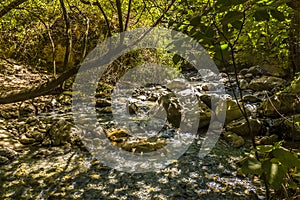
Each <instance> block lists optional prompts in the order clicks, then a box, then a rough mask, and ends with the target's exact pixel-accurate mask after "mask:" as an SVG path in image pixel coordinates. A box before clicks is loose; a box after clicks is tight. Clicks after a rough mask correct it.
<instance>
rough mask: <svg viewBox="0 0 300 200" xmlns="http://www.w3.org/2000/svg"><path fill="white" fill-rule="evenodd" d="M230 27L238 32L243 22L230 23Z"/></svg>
mask: <svg viewBox="0 0 300 200" xmlns="http://www.w3.org/2000/svg"><path fill="white" fill-rule="evenodd" d="M231 25H232V26H233V28H235V29H238V30H240V29H241V27H242V25H243V22H241V21H239V20H236V21H234V22H231Z"/></svg>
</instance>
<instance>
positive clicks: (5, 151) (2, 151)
mask: <svg viewBox="0 0 300 200" xmlns="http://www.w3.org/2000/svg"><path fill="white" fill-rule="evenodd" d="M16 155H17V152H15V151H14V150H12V149H10V148H7V147H4V148H0V156H3V157H6V158H9V159H12V158H15V157H16Z"/></svg>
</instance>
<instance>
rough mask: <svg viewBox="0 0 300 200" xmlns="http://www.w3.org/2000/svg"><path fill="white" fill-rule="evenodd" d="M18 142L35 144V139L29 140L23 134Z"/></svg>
mask: <svg viewBox="0 0 300 200" xmlns="http://www.w3.org/2000/svg"><path fill="white" fill-rule="evenodd" d="M19 141H20V142H21V143H22V144H33V143H35V139H34V138H29V137H27V136H26V135H25V134H23V135H21V137H20V139H19Z"/></svg>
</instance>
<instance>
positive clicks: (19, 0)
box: [0, 0, 28, 18]
mask: <svg viewBox="0 0 300 200" xmlns="http://www.w3.org/2000/svg"><path fill="white" fill-rule="evenodd" d="M26 1H28V0H16V1H13V2H11V3H10V4H8V5H7V6H4V8H2V10H0V18H2V17H3V16H4V15H6V14H7V13H8V12H9V11H11V10H13V9H15V8H16V7H18V6H19V5H21V4H22V3H24V2H26Z"/></svg>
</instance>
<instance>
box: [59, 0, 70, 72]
mask: <svg viewBox="0 0 300 200" xmlns="http://www.w3.org/2000/svg"><path fill="white" fill-rule="evenodd" d="M59 2H60V5H61V8H62V11H63V16H64V20H65V23H66V36H67V38H66V39H67V41H66V51H65V59H64V65H63V69H67V65H68V63H69V60H70V55H71V49H72V34H71V26H70V19H69V15H68V12H67V9H66V6H65V3H64V0H59Z"/></svg>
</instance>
